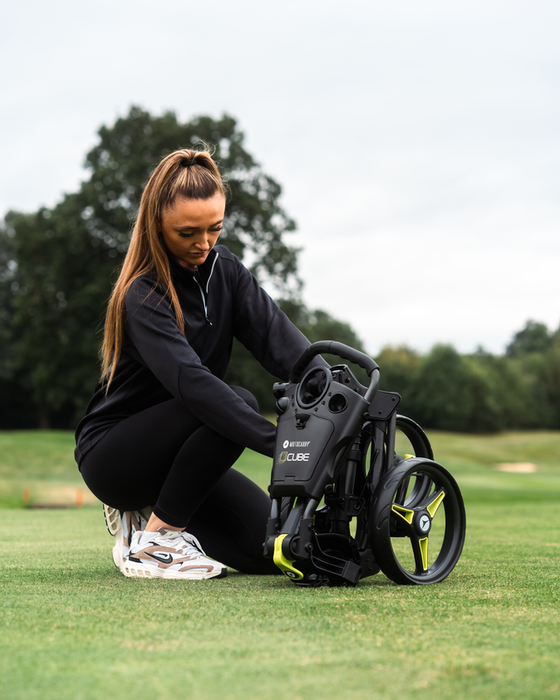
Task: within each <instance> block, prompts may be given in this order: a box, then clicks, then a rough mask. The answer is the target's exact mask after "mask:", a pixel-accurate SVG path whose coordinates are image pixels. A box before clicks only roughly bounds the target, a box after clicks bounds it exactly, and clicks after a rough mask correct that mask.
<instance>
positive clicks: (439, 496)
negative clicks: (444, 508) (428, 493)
mask: <svg viewBox="0 0 560 700" xmlns="http://www.w3.org/2000/svg"><path fill="white" fill-rule="evenodd" d="M444 498H445V491H444V490H443V489H441V490H440V491H439V492H438V494H437V495H436V497H435V498H434V500H433V501H432V502H431V503H430V504H429V505H428V506H426V510H427V511H428V513H429V514H430V517H431V518H433V517H434V516H435V514H436V511H437V509H438V508H439V507H440V505H441V502H442V501H443V499H444Z"/></svg>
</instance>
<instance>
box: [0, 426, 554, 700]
mask: <svg viewBox="0 0 560 700" xmlns="http://www.w3.org/2000/svg"><path fill="white" fill-rule="evenodd" d="M430 437H431V438H432V439H433V443H434V449H435V453H436V459H437V460H438V461H440V462H441V463H442V464H445V465H446V466H448V467H449V468H450V469H451V471H452V472H453V473H454V474H455V475H456V476H457V478H458V480H459V483H460V484H461V487H462V489H463V492H464V494H465V499H466V504H467V517H468V531H467V540H466V544H465V549H464V552H463V556H462V557H461V560H460V561H459V564H458V565H457V567H456V569H455V570H454V571H453V573H452V574H451V576H450V577H449V578H448V579H446V580H445V581H444V582H443V583H441V584H438V585H436V586H422V587H420V586H419V587H402V586H397V585H395V584H393V583H392V582H390V581H389V580H388V579H387V578H386V577H385V576H384V575H383V574H378V575H377V576H374V577H371V578H370V579H366V580H364V581H362V582H361V583H360V584H359V586H357V587H356V588H336V589H317V590H308V589H298V588H296V587H295V586H293V584H291V583H290V581H288V580H287V579H286V578H284V577H281V576H274V577H258V576H252V577H251V576H245V575H240V574H237V573H234V572H232V573H231V574H230V576H229V577H228V578H227V579H224V580H217V581H200V582H198V581H193V582H181V581H158V580H151V581H147V580H129V579H125V578H124V577H123V576H122V575H121V574H120V573H119V572H118V571H117V570H116V569H115V568H114V566H113V564H112V561H111V552H110V550H111V547H112V542H113V541H112V538H111V537H110V536H109V535H108V534H107V532H106V530H105V528H104V525H103V518H102V514H101V512H100V508H99V505H98V504H96V505H91V506H88V505H86V507H84V508H82V509H62V510H33V509H23V508H15V507H13V506H15V505H17V503H18V498H19V504H20V505H21V495H20V494H19V491H18V490H19V489H20V488H23V486H22V485H23V484H25V483H28V484H35V485H36V488H37V498H38V499H45V498H47V496H48V497H55V496H56V489H57V488H60V489H64V488H70V489H75V488H80V487H81V484H80V480H79V474H78V473H77V471H76V467H75V465H74V464H73V460H72V455H71V450H72V436H71V435H69V434H67V433H0V479H1V482H0V485H1V487H2V489H4V488H6V489H7V490H8V491H10V493H11V494H12V495H11V496H8V497H5V498H4V502H3V503H4V505H10V506H12V507H9V508H2V509H0V528H1V532H2V537H1V538H0V560H1V562H2V563H1V570H0V629H1V630H2V634H1V636H0V650H1V651H2V653H0V677H1V679H2V680H1V681H0V697H2V698H4V697H5V698H6V699H7V700H19V699H20V698H21V699H23V698H25V699H26V700H34V699H35V698H37V699H39V698H40V699H41V700H50V699H51V698H52V699H53V700H54V699H55V698H56V700H66V699H68V700H70V699H71V700H97V699H98V698H99V699H101V698H105V697H107V696H109V697H113V696H114V695H115V694H116V693H119V694H125V693H126V694H127V695H131V696H134V697H150V698H154V699H156V700H159V699H161V700H182V699H183V698H194V699H197V700H198V698H207V699H208V700H214V699H218V698H219V699H220V700H228V699H229V698H231V699H234V700H237V699H238V698H239V699H241V698H250V699H253V698H255V699H256V698H259V699H260V698H267V699H268V698H270V700H277V699H278V700H280V699H282V700H284V699H285V698H286V697H289V698H290V699H291V700H298V699H299V698H301V699H303V698H309V697H333V698H343V699H344V700H346V699H348V700H358V699H359V700H361V699H362V698H364V699H365V698H380V699H385V698H387V699H391V700H393V699H397V698H398V699H399V700H400V699H401V698H403V697H406V698H410V699H412V700H415V699H416V698H418V699H419V698H426V697H430V698H436V699H439V698H441V699H442V700H446V699H448V698H449V699H450V700H451V698H453V700H456V698H473V699H474V698H476V699H477V700H478V699H480V700H490V699H492V700H494V699H496V700H501V699H502V698H503V699H504V700H505V699H507V700H510V699H511V698H530V699H532V698H535V699H536V698H559V697H560V667H559V665H558V658H560V641H559V638H560V635H559V632H560V625H559V623H560V600H559V598H560V576H559V565H560V537H559V532H560V507H559V506H560V479H559V476H560V433H532V434H530V433H526V434H509V435H499V436H494V437H466V436H460V435H446V434H431V435H430ZM527 461H529V462H534V463H535V464H536V465H537V471H536V472H535V473H530V474H510V473H504V472H498V471H496V470H495V469H494V465H495V464H496V463H497V462H527ZM243 470H244V471H245V472H246V473H247V474H249V475H250V476H252V477H253V478H255V479H256V480H257V481H258V482H259V483H260V484H261V485H263V486H264V485H266V482H267V479H268V471H269V461H268V460H263V458H261V457H260V456H259V455H255V454H254V453H246V454H245V455H244V457H243ZM14 484H17V487H16V486H14ZM28 488H29V486H28ZM49 489H50V490H49ZM18 494H19V495H18ZM49 494H50V495H49ZM58 498H59V499H60V498H61V496H60V495H59V496H58ZM32 501H33V496H32Z"/></svg>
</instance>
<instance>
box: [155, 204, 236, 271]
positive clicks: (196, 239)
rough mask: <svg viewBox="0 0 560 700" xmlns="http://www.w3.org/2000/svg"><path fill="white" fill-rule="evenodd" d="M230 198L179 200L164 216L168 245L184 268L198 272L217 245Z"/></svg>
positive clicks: (162, 220)
mask: <svg viewBox="0 0 560 700" xmlns="http://www.w3.org/2000/svg"><path fill="white" fill-rule="evenodd" d="M225 207H226V198H225V197H224V195H223V194H222V193H221V192H217V193H216V194H215V195H214V196H213V197H210V199H178V200H177V201H176V202H175V204H174V205H173V206H172V207H169V209H166V210H165V211H164V212H163V214H162V216H161V231H162V234H163V240H164V241H165V245H166V246H167V247H168V248H169V251H170V252H171V254H172V255H174V256H175V257H176V258H177V260H178V261H179V263H180V264H181V265H183V267H190V268H191V269H196V267H198V265H202V263H203V262H204V261H205V260H206V258H207V257H208V253H209V252H210V251H211V250H212V248H213V247H214V246H215V245H216V241H217V240H218V236H219V235H220V231H221V230H222V225H223V221H224V211H225Z"/></svg>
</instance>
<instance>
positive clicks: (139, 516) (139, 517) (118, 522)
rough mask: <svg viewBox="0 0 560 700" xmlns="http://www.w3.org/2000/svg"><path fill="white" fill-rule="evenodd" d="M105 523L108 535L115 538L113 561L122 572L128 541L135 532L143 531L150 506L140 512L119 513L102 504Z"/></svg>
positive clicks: (126, 511)
mask: <svg viewBox="0 0 560 700" xmlns="http://www.w3.org/2000/svg"><path fill="white" fill-rule="evenodd" d="M103 513H104V515H105V523H106V525H107V530H109V534H110V535H113V537H114V538H115V546H114V547H113V561H114V562H115V566H116V567H117V569H121V570H122V565H123V562H124V560H125V559H126V557H128V553H129V551H130V541H131V540H132V536H133V535H134V533H135V532H138V531H141V530H145V529H146V525H147V524H148V520H149V519H150V515H151V514H152V509H151V508H150V506H147V507H146V508H142V510H125V511H120V510H118V509H117V508H111V506H108V505H105V504H103Z"/></svg>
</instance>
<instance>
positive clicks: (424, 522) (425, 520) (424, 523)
mask: <svg viewBox="0 0 560 700" xmlns="http://www.w3.org/2000/svg"><path fill="white" fill-rule="evenodd" d="M420 529H421V530H422V532H427V531H428V530H429V529H430V518H429V517H428V516H427V515H423V516H422V517H421V518H420Z"/></svg>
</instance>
